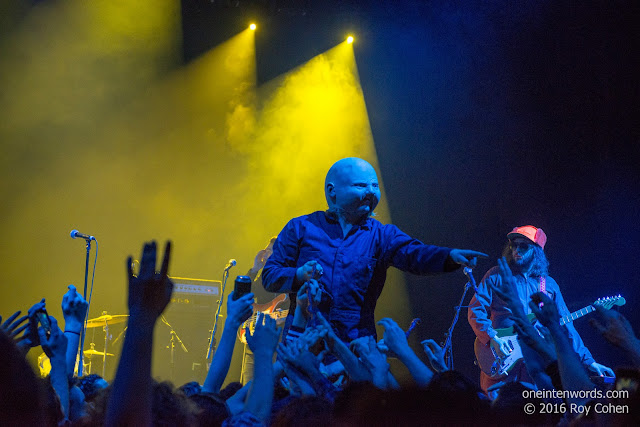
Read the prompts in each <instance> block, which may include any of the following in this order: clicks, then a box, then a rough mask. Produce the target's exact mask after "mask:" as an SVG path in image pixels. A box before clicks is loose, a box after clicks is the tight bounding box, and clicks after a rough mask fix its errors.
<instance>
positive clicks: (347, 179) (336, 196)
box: [324, 157, 380, 220]
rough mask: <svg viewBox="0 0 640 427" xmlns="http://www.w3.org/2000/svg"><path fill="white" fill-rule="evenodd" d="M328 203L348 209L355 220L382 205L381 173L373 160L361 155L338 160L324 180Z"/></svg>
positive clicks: (331, 206)
mask: <svg viewBox="0 0 640 427" xmlns="http://www.w3.org/2000/svg"><path fill="white" fill-rule="evenodd" d="M324 191H325V197H326V199H327V205H328V206H329V209H331V210H337V211H342V212H346V213H347V214H349V215H352V216H355V218H354V220H358V218H360V217H362V216H363V215H364V216H369V215H371V214H372V213H373V210H374V209H375V207H376V206H377V205H378V201H379V200H380V189H379V187H378V175H377V174H376V171H375V169H374V168H373V166H371V164H370V163H369V162H367V161H366V160H363V159H359V158H357V157H347V158H344V159H341V160H338V161H337V162H335V163H334V164H333V166H331V168H330V169H329V172H327V177H326V179H325V182H324Z"/></svg>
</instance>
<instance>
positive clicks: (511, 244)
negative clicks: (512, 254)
mask: <svg viewBox="0 0 640 427" xmlns="http://www.w3.org/2000/svg"><path fill="white" fill-rule="evenodd" d="M532 246H533V245H532V244H531V243H525V242H520V243H518V242H509V247H510V248H511V249H518V250H522V251H528V250H529V248H531V247H532Z"/></svg>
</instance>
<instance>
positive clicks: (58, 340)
mask: <svg viewBox="0 0 640 427" xmlns="http://www.w3.org/2000/svg"><path fill="white" fill-rule="evenodd" d="M49 319H50V320H51V334H50V335H49V337H47V332H46V331H45V329H44V327H43V326H40V327H39V328H38V336H39V337H40V345H41V346H42V350H44V352H45V354H46V355H47V356H49V359H51V362H52V363H54V360H56V361H60V362H61V363H64V362H65V357H66V353H67V337H65V336H64V334H63V333H62V331H61V330H60V327H59V326H58V321H57V320H56V318H55V317H53V316H49Z"/></svg>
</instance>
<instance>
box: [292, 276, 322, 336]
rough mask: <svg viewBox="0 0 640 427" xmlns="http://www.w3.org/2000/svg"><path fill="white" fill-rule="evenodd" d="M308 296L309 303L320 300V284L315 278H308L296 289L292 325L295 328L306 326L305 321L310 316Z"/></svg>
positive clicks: (315, 302)
mask: <svg viewBox="0 0 640 427" xmlns="http://www.w3.org/2000/svg"><path fill="white" fill-rule="evenodd" d="M309 297H311V304H316V305H317V304H319V303H320V301H321V300H322V292H321V291H320V285H319V284H318V282H317V281H316V280H315V279H309V280H308V281H306V282H305V283H304V284H303V285H302V287H301V288H300V289H299V290H298V294H297V295H296V310H295V312H294V315H293V322H292V324H291V325H292V326H295V327H296V328H305V327H306V326H307V323H308V321H309V319H310V318H311V311H310V310H309V304H310V302H309Z"/></svg>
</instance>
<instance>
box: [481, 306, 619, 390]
mask: <svg viewBox="0 0 640 427" xmlns="http://www.w3.org/2000/svg"><path fill="white" fill-rule="evenodd" d="M625 303H626V301H625V299H624V297H621V296H620V295H618V296H617V297H607V298H600V299H598V300H597V301H595V302H594V303H593V304H591V305H588V306H586V307H584V308H582V309H580V310H578V311H574V312H573V313H571V314H569V315H567V316H565V317H563V318H561V319H560V324H561V325H564V324H567V323H570V322H573V321H574V320H576V319H579V318H580V317H582V316H584V315H587V314H589V313H591V312H593V311H595V308H594V305H600V306H602V307H603V308H605V309H607V310H609V309H610V308H611V307H613V306H614V305H617V306H621V305H624V304H625ZM527 318H528V319H529V321H533V320H534V319H535V315H534V314H533V313H531V314H529V315H527ZM496 332H497V334H496V336H497V337H499V338H502V339H503V340H505V341H506V342H507V346H509V348H510V349H511V353H509V354H507V355H506V356H503V357H498V356H496V353H495V351H494V350H493V349H492V348H491V345H490V343H487V344H483V343H482V342H480V340H478V338H476V341H475V343H474V344H473V349H474V351H475V353H476V360H477V361H478V366H479V367H480V369H482V372H484V373H485V374H487V375H489V376H490V377H491V378H493V379H501V378H504V377H506V376H507V375H509V371H510V370H511V369H512V368H513V367H514V365H515V364H516V362H517V361H519V360H520V359H522V349H521V348H520V345H519V344H518V335H517V334H516V333H515V332H514V330H513V327H510V328H503V329H496Z"/></svg>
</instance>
